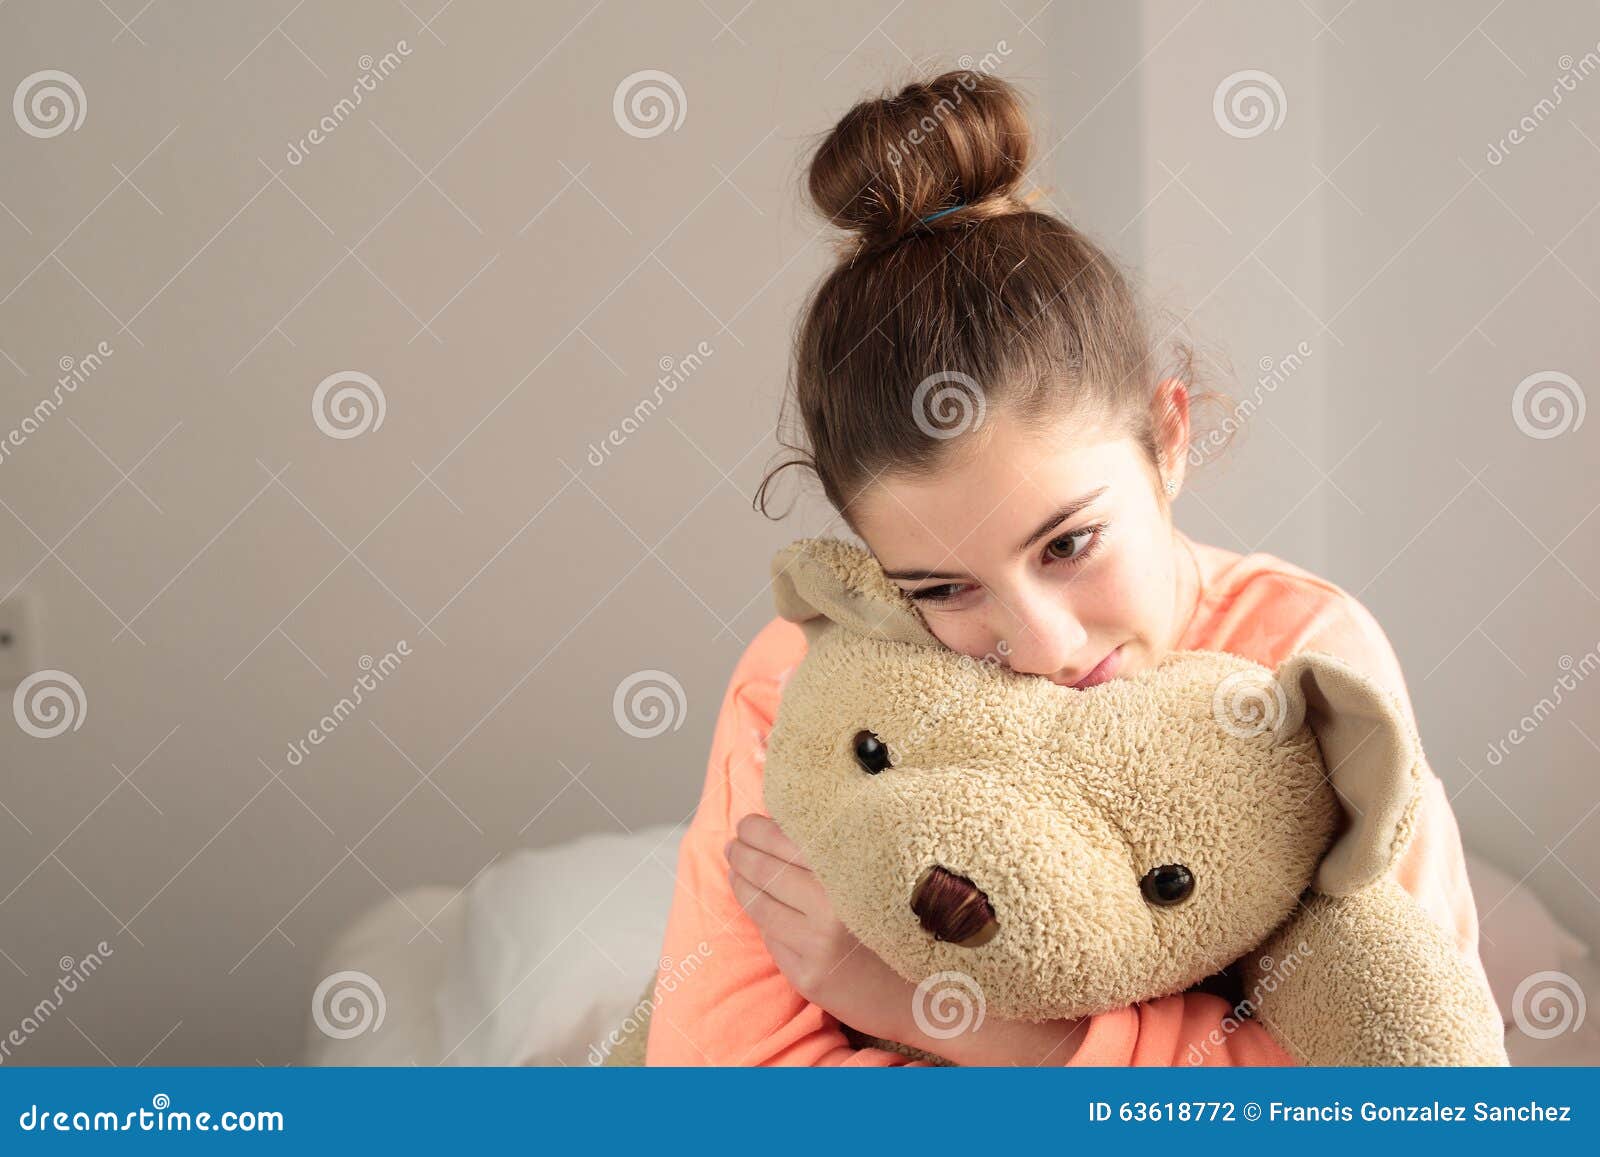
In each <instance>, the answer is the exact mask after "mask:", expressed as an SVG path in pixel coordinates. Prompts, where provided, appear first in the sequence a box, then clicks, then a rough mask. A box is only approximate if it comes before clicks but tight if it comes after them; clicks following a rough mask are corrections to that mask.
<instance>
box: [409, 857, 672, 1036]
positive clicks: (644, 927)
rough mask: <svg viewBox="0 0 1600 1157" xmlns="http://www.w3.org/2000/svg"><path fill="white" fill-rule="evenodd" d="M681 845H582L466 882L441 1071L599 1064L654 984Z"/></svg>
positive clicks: (513, 861) (511, 863)
mask: <svg viewBox="0 0 1600 1157" xmlns="http://www.w3.org/2000/svg"><path fill="white" fill-rule="evenodd" d="M682 836H683V826H682V825H656V826H653V827H648V828H641V829H640V830H638V831H636V832H633V833H632V834H630V835H609V834H607V835H590V836H583V837H580V838H578V839H575V840H571V841H568V842H566V843H562V844H558V845H555V846H553V847H548V848H535V849H527V850H523V851H518V852H514V853H512V854H510V855H509V856H507V857H506V858H505V859H503V860H501V861H500V862H499V863H497V864H495V865H494V866H493V867H491V868H489V869H488V870H487V871H485V872H484V873H483V874H482V875H480V876H479V877H478V878H477V879H476V880H475V881H473V883H472V885H471V886H470V887H469V888H468V889H467V891H466V892H465V893H464V894H463V895H462V897H461V900H460V901H458V902H459V903H460V904H462V905H464V912H463V916H462V921H463V923H462V927H463V933H462V935H461V936H460V937H459V938H457V939H456V940H454V941H453V942H452V943H451V944H450V945H449V951H448V952H447V954H446V963H445V969H444V980H443V983H442V984H441V985H440V988H439V993H438V998H437V1000H438V1025H439V1042H440V1052H441V1054H447V1055H445V1056H444V1057H443V1061H442V1063H444V1064H449V1065H556V1064H568V1065H592V1064H597V1063H599V1061H600V1060H601V1059H603V1057H604V1054H605V1051H606V1044H605V1043H604V1042H605V1038H606V1036H607V1034H609V1033H610V1032H611V1030H612V1029H613V1028H615V1027H616V1026H617V1025H618V1024H620V1023H621V1022H622V1020H623V1019H624V1018H625V1017H627V1016H628V1015H629V1013H630V1012H632V1011H634V1010H635V1009H636V1006H638V1005H639V1003H640V1001H641V999H642V997H643V995H644V990H645V985H646V984H647V983H648V982H649V981H650V978H651V977H652V976H653V975H654V974H655V971H656V965H657V962H658V960H659V959H660V953H661V944H662V939H663V937H664V935H665V933H666V927H667V911H668V908H669V907H670V905H671V903H672V890H673V881H674V878H675V873H676V870H677V862H678V843H679V841H680V840H681V838H682Z"/></svg>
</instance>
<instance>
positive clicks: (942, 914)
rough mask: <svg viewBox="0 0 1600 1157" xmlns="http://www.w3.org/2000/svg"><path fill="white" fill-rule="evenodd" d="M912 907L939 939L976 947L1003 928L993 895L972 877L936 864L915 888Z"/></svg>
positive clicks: (989, 939) (925, 926)
mask: <svg viewBox="0 0 1600 1157" xmlns="http://www.w3.org/2000/svg"><path fill="white" fill-rule="evenodd" d="M911 910H912V911H913V912H915V913H916V914H917V919H918V920H919V921H921V922H922V926H923V927H924V928H926V929H927V930H928V931H929V932H930V933H932V934H933V938H934V939H935V940H948V941H950V942H951V943H954V944H959V945H961V946H962V947H963V948H976V947H978V946H979V945H980V944H987V943H989V941H991V940H993V939H994V937H995V933H997V932H999V931H1000V922H999V921H998V920H996V919H995V915H994V908H993V907H992V906H991V905H990V903H989V897H987V896H985V895H984V894H983V891H982V889H980V888H979V887H978V886H977V885H976V884H974V883H973V882H972V881H971V880H969V879H967V878H966V877H965V876H958V875H956V874H955V873H954V872H952V871H950V870H948V869H947V868H942V867H940V866H939V865H937V864H935V865H934V866H933V867H931V868H929V869H927V870H926V871H925V872H923V873H922V877H921V878H920V879H919V880H918V881H917V886H916V887H915V888H913V889H912V890H911Z"/></svg>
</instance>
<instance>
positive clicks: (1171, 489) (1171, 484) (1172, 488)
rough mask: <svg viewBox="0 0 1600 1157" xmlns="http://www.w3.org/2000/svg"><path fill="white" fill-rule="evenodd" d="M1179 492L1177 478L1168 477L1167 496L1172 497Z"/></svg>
mask: <svg viewBox="0 0 1600 1157" xmlns="http://www.w3.org/2000/svg"><path fill="white" fill-rule="evenodd" d="M1177 492H1178V480H1177V479H1176V478H1168V479H1167V497H1168V498H1170V497H1172V496H1173V495H1174V494H1176V493H1177Z"/></svg>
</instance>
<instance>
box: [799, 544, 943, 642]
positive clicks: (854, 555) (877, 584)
mask: <svg viewBox="0 0 1600 1157" xmlns="http://www.w3.org/2000/svg"><path fill="white" fill-rule="evenodd" d="M772 593H773V601H774V603H775V604H776V606H777V611H778V614H779V615H781V616H782V617H783V618H785V619H788V620H789V621H790V622H792V623H799V624H800V626H801V629H802V630H804V631H805V633H806V640H807V642H809V643H815V642H816V639H817V636H818V635H819V634H821V633H822V631H823V630H825V629H826V628H827V627H828V626H830V625H837V626H840V627H844V628H845V629H846V630H849V631H854V632H855V633H856V634H859V635H866V636H868V637H870V638H874V639H887V640H889V641H891V642H896V643H917V644H920V645H923V646H929V647H936V646H938V645H939V640H938V639H937V638H935V637H934V635H933V633H932V632H931V631H929V630H928V628H927V625H926V624H924V623H923V621H922V616H921V615H920V614H919V613H918V612H917V608H916V605H915V604H914V603H913V602H912V601H911V599H910V597H909V596H907V595H906V593H905V592H904V591H902V590H901V589H900V588H899V587H897V586H895V585H894V583H892V582H890V581H889V580H888V579H887V578H885V577H884V575H883V568H882V567H881V566H879V565H878V560H877V559H875V558H874V557H873V556H872V554H871V553H870V552H868V551H865V550H862V549H861V548H860V547H857V546H852V545H851V544H850V543H847V542H843V541H840V540H839V539H835V538H802V539H800V540H799V541H798V542H793V543H790V544H789V545H788V546H786V547H784V548H783V549H782V550H780V551H779V552H778V553H777V554H776V555H774V556H773V559H772Z"/></svg>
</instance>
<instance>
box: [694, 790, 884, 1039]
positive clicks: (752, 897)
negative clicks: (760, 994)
mask: <svg viewBox="0 0 1600 1157" xmlns="http://www.w3.org/2000/svg"><path fill="white" fill-rule="evenodd" d="M735 831H736V832H737V836H736V838H734V839H732V840H729V841H728V844H727V846H726V847H725V848H724V850H723V851H724V854H725V855H726V856H727V859H728V865H729V868H728V880H729V882H730V883H731V884H732V885H733V894H734V896H735V897H737V898H738V901H739V903H740V904H741V905H742V906H743V907H744V910H745V911H746V912H747V913H749V916H750V919H751V920H753V921H755V924H756V927H757V928H758V929H760V931H761V939H762V941H763V942H764V943H765V944H766V946H767V951H768V952H769V953H771V955H772V959H773V960H774V962H776V963H777V965H778V968H779V970H780V971H782V973H783V975H784V976H785V977H786V978H787V979H788V981H789V983H790V984H792V985H793V986H794V988H795V990H796V991H797V992H799V993H800V995H801V996H803V997H805V998H806V999H807V1000H809V1001H810V1002H811V1003H813V1004H815V1005H818V1006H820V1007H821V1008H823V1009H824V1010H826V1011H827V1012H829V1013H831V1014H832V1015H833V1016H835V1017H837V1018H838V1019H839V1020H841V1021H843V1022H844V1023H845V1024H848V1025H849V1026H850V1027H852V1028H854V1029H857V1030H859V1031H861V1032H864V1033H868V1034H870V1035H872V1036H876V1037H882V1038H884V1039H886V1040H898V1041H904V1042H906V1043H911V1042H910V1041H908V1040H907V1036H908V1027H907V1026H908V1025H909V1024H910V1021H911V1006H912V999H913V995H914V993H915V991H916V990H915V988H914V986H912V985H911V984H910V983H908V982H907V981H905V980H902V979H901V978H900V976H899V975H898V974H897V973H896V972H895V971H894V970H893V969H892V968H890V967H889V966H888V965H887V964H885V963H884V962H883V960H882V958H881V957H879V956H878V955H877V954H876V953H875V952H873V951H872V950H871V949H869V948H866V947H865V946H863V945H862V943H861V942H860V941H859V940H857V939H856V938H855V937H854V936H853V935H851V933H850V931H849V929H847V928H846V927H845V926H844V925H843V924H842V923H841V922H840V921H839V918H838V917H837V916H835V915H834V912H833V905H832V904H830V903H829V902H828V897H827V894H826V893H825V892H823V890H822V885H821V884H820V883H818V881H817V878H816V876H815V875H814V874H813V873H812V871H811V867H810V865H809V864H807V863H806V861H805V857H804V856H803V855H801V853H800V849H799V848H798V847H796V846H795V844H794V842H793V841H792V840H790V839H789V837H788V836H786V835H784V834H783V829H781V828H780V827H778V825H777V823H776V822H775V821H773V820H772V819H770V818H769V817H767V816H764V815H760V814H758V813H755V812H752V813H751V814H749V815H747V816H745V817H744V818H743V819H742V820H740V821H739V824H738V826H737V827H736V828H735ZM909 1031H914V1029H911V1030H909Z"/></svg>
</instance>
